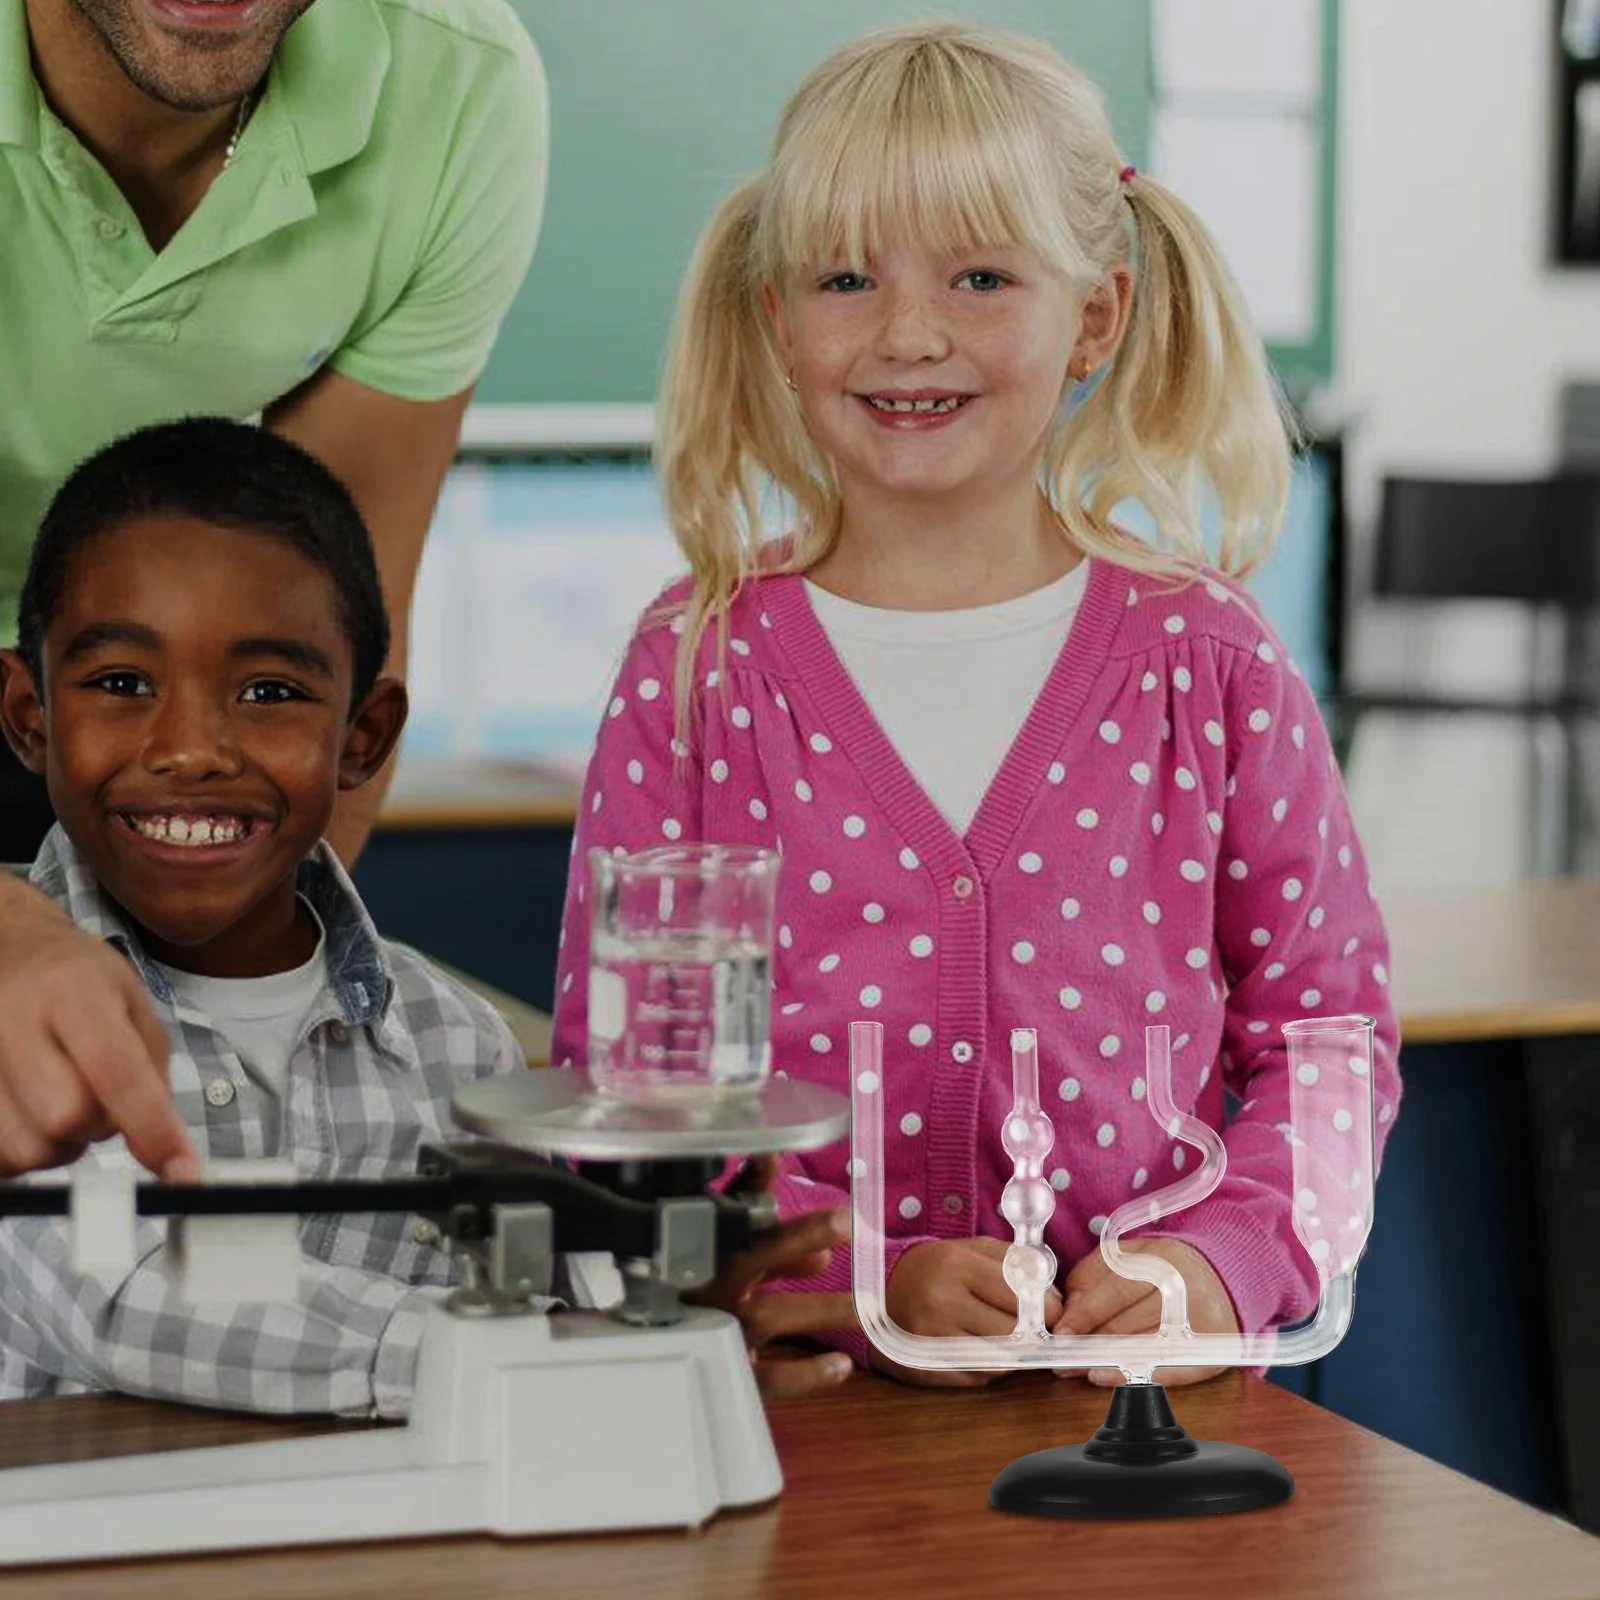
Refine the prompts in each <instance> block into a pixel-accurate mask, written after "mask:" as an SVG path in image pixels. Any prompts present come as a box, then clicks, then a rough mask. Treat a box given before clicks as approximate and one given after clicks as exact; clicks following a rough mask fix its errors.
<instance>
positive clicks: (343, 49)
mask: <svg viewBox="0 0 1600 1600" xmlns="http://www.w3.org/2000/svg"><path fill="white" fill-rule="evenodd" d="M24 3H25V0H0V145H4V144H16V145H25V146H28V147H29V148H32V147H34V146H36V145H37V144H38V139H39V106H40V103H41V97H40V94H39V85H38V84H37V83H36V82H35V81H34V76H33V66H32V57H31V55H30V52H29V47H28V23H27V15H26V12H25V10H24ZM389 55H390V45H389V30H388V29H387V28H386V27H385V26H384V21H383V17H382V15H381V13H380V12H379V10H378V5H377V0H318V3H317V4H314V5H313V6H312V7H311V9H310V10H309V11H307V12H306V13H305V14H304V15H303V16H302V17H301V18H300V19H299V21H297V22H296V23H295V24H294V26H293V27H292V28H290V29H289V31H288V33H286V34H285V35H284V37H283V40H282V42H281V43H280V44H279V46H278V52H277V55H276V56H274V58H273V62H272V71H271V73H270V75H269V77H268V79H267V88H266V92H265V94H264V95H263V96H262V103H261V106H260V107H258V109H257V115H264V117H265V119H266V120H268V121H276V120H278V119H279V118H280V117H281V118H282V119H283V120H285V121H286V122H287V123H288V124H289V126H290V127H291V128H292V130H293V134H294V140H295V143H296V144H297V145H298V147H299V151H300V156H301V159H302V161H303V162H304V163H305V171H306V174H307V175H308V176H309V175H311V174H312V173H317V172H323V171H326V170H327V169H328V168H330V167H337V166H340V165H341V164H342V163H344V162H346V161H348V160H350V159H351V157H353V156H356V155H358V154H360V152H361V151H362V150H363V149H364V148H365V147H366V143H367V140H368V139H369V138H370V137H371V135H372V127H373V123H374V121H375V120H376V118H377V114H378V101H379V97H380V96H381V94H382V91H383V83H384V79H385V78H386V77H387V75H388V71H389Z"/></svg>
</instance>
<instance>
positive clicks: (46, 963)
mask: <svg viewBox="0 0 1600 1600" xmlns="http://www.w3.org/2000/svg"><path fill="white" fill-rule="evenodd" d="M0 928H3V929H4V933H3V934H0V1177H11V1176H14V1175H15V1174H17V1173H20V1172H30V1171H32V1170H34V1169H35V1168H38V1167H53V1166H60V1165H61V1164H63V1163H64V1162H68V1161H72V1160H74V1159H76V1158H77V1157H78V1156H79V1155H81V1154H82V1153H83V1149H84V1146H85V1145H87V1144H89V1143H91V1142H92V1141H93V1140H96V1139H103V1138H106V1137H107V1136H108V1135H110V1134H113V1133H117V1132H121V1133H122V1134H123V1135H124V1137H125V1138H126V1139H127V1142H128V1148H129V1150H130V1151H132V1153H133V1154H134V1156H136V1157H137V1158H138V1159H139V1160H140V1161H142V1162H143V1163H144V1164H145V1166H147V1167H148V1168H149V1169H150V1170H151V1171H152V1172H154V1173H156V1174H157V1175H158V1176H161V1177H163V1178H166V1179H167V1180H168V1181H169V1182H181V1181H183V1180H185V1179H193V1178H198V1177H199V1174H200V1165H199V1161H198V1160H197V1158H196V1156H195V1152H194V1147H193V1145H191V1144H190V1142H189V1135H188V1132H187V1131H186V1130H185V1128H184V1125H183V1122H182V1119H181V1118H180V1117H179V1116H178V1112H177V1108H176V1107H175V1106H174V1105H173V1103H172V1098H171V1095H170V1094H169V1092H168V1089H167V1083H166V1066H167V1038H166V1035H165V1034H164V1033H163V1032H162V1031H161V1025H160V1024H159V1023H158V1022H157V1021H156V1019H155V1016H154V1014H153V1013H152V1012H151V1010H150V1005H149V1001H148V1000H147V999H146V997H145V993H144V989H143V987H142V986H141V985H140V983H139V979H138V977H137V975H136V974H135V973H134V971H133V969H132V968H131V967H130V966H129V965H128V963H127V961H126V960H124V959H123V957H122V956H120V955H119V954H118V953H117V952H116V951H115V950H113V949H112V948H111V947H110V946H109V945H107V944H105V943H104V942H102V941H101V940H99V939H95V938H93V937H91V936H90V935H89V934H86V933H84V932H82V931H81V930H80V929H78V928H75V927H73V926H72V924H71V923H70V922H68V921H67V920H66V918H65V917H63V916H62V915H61V913H60V912H59V911H58V910H57V909H56V908H55V907H54V906H52V905H51V904H50V903H49V902H48V901H47V900H45V899H44V898H43V896H41V895H40V894H38V892H37V891H35V890H33V889H31V888H27V887H25V886H24V885H22V884H0Z"/></svg>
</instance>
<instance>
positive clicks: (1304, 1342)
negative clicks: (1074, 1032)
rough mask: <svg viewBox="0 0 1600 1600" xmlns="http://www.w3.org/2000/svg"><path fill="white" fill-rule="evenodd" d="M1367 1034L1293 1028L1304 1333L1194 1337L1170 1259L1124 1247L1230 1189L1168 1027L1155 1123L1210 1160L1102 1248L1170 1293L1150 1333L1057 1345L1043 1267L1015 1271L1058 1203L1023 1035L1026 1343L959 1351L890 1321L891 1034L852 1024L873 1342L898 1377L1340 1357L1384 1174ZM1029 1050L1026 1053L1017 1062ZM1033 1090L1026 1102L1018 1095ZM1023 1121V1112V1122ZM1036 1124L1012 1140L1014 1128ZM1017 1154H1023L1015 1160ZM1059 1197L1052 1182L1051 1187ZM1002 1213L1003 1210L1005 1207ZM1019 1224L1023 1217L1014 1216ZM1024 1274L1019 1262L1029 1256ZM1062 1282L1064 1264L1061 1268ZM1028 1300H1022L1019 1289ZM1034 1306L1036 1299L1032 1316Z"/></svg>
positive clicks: (1352, 1026)
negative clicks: (1315, 1290)
mask: <svg viewBox="0 0 1600 1600" xmlns="http://www.w3.org/2000/svg"><path fill="white" fill-rule="evenodd" d="M1372 1030H1373V1020H1372V1018H1370V1017H1361V1016H1343V1017H1307V1018H1304V1019H1302V1020H1300V1021H1297V1022H1291V1023H1287V1024H1286V1025H1285V1026H1284V1030H1283V1033H1284V1039H1285V1043H1286V1044H1287V1047H1288V1057H1289V1078H1290V1092H1289V1121H1288V1122H1287V1123H1284V1124H1281V1125H1280V1127H1279V1132H1280V1133H1281V1134H1282V1135H1283V1137H1284V1139H1285V1140H1286V1141H1287V1142H1288V1144H1289V1146H1290V1149H1291V1151H1292V1163H1291V1164H1292V1169H1293V1180H1292V1181H1293V1184H1294V1196H1293V1210H1292V1218H1293V1226H1294V1231H1295V1236H1296V1237H1297V1238H1298V1239H1299V1240H1300V1242H1301V1243H1302V1244H1303V1245H1304V1246H1305V1247H1306V1251H1307V1253H1308V1254H1309V1255H1310V1257H1311V1259H1312V1261H1313V1262H1314V1263H1315V1264H1316V1268H1317V1275H1318V1278H1319V1280H1320V1282H1321V1285H1322V1294H1321V1298H1320V1299H1319V1301H1318V1303H1317V1309H1316V1313H1315V1315H1313V1317H1312V1318H1311V1320H1310V1321H1309V1322H1307V1323H1305V1324H1303V1325H1302V1326H1300V1327H1298V1328H1290V1329H1286V1330H1279V1329H1273V1330H1269V1331H1266V1332H1263V1333H1256V1334H1231V1333H1230V1334H1199V1333H1194V1332H1192V1331H1191V1330H1190V1328H1189V1321H1188V1300H1187V1295H1186V1293H1185V1289H1184V1282H1183V1278H1182V1276H1181V1275H1180V1274H1179V1272H1178V1270H1177V1269H1176V1268H1175V1267H1174V1266H1172V1265H1171V1263H1170V1262H1167V1261H1164V1260H1162V1259H1161V1258H1159V1257H1157V1256H1151V1255H1148V1254H1143V1253H1138V1254H1129V1253H1128V1252H1126V1251H1124V1250H1123V1249H1122V1248H1121V1245H1120V1242H1119V1241H1120V1239H1121V1236H1122V1235H1123V1234H1124V1233H1126V1232H1128V1231H1129V1230H1130V1229H1133V1228H1137V1227H1141V1226H1143V1225H1144V1224H1146V1223H1149V1222H1153V1221H1155V1220H1156V1219H1157V1218H1158V1217H1163V1216H1167V1215H1169V1214H1170V1213H1172V1212H1174V1211H1181V1210H1183V1209H1185V1208H1186V1207H1188V1206H1192V1205H1194V1204H1195V1203H1196V1202H1197V1201H1200V1200H1203V1199H1204V1198H1205V1197H1206V1196H1207V1195H1209V1194H1210V1193H1211V1191H1212V1190H1213V1189H1215V1188H1216V1186H1217V1185H1218V1183H1220V1182H1221V1181H1222V1175H1223V1173H1224V1171H1226V1169H1227V1152H1226V1150H1225V1148H1224V1146H1223V1143H1222V1140H1221V1138H1220V1137H1219V1136H1218V1135H1217V1133H1216V1131H1215V1130H1214V1129H1213V1128H1211V1127H1210V1126H1209V1125H1208V1124H1206V1123H1204V1122H1202V1121H1201V1120H1200V1119H1199V1118H1198V1117H1195V1116H1192V1115H1190V1114H1188V1113H1186V1112H1181V1111H1179V1110H1178V1109H1177V1107H1176V1105H1175V1104H1174V1102H1173V1097H1172V1059H1171V1046H1170V1042H1169V1041H1170V1035H1169V1032H1168V1030H1167V1029H1166V1028H1164V1027H1155V1028H1147V1029H1146V1030H1145V1083H1146V1100H1147V1103H1148V1105H1149V1108H1150V1112H1151V1115H1153V1116H1154V1117H1155V1118H1156V1120H1157V1121H1158V1122H1159V1123H1160V1124H1161V1126H1162V1127H1163V1128H1164V1129H1165V1130H1166V1131H1167V1133H1168V1134H1169V1135H1170V1136H1171V1137H1172V1138H1174V1139H1177V1140H1180V1141H1182V1142H1183V1143H1185V1144H1188V1145H1191V1146H1192V1147H1194V1148H1195V1149H1196V1150H1197V1151H1198V1152H1199V1153H1200V1157H1201V1161H1200V1165H1199V1167H1198V1169H1197V1170H1195V1171H1194V1172H1191V1173H1189V1174H1188V1175H1187V1176H1186V1177H1184V1178H1182V1179H1180V1180H1179V1181H1177V1182H1176V1183H1173V1184H1170V1185H1168V1186H1167V1187H1166V1188H1164V1189H1162V1190H1160V1191H1158V1192H1157V1193H1156V1194H1153V1195H1150V1196H1148V1197H1143V1196H1142V1197H1140V1198H1139V1199H1138V1200H1134V1201H1129V1202H1128V1203H1127V1204H1126V1205H1123V1206H1119V1207H1118V1208H1117V1210H1116V1211H1114V1212H1113V1213H1112V1214H1111V1216H1110V1218H1109V1219H1108V1220H1107V1222H1106V1225H1105V1228H1104V1230H1103V1231H1102V1233H1101V1235H1100V1249H1101V1251H1102V1253H1103V1254H1104V1255H1105V1258H1106V1262H1107V1265H1108V1266H1110V1268H1111V1269H1112V1271H1114V1272H1117V1273H1119V1274H1120V1275H1121V1276H1123V1277H1125V1278H1133V1279H1137V1280H1139V1281H1141V1282H1145V1283H1151V1284H1154V1285H1155V1286H1156V1287H1157V1288H1158V1289H1159V1290H1160V1293H1161V1327H1160V1329H1159V1330H1158V1331H1157V1332H1155V1333H1149V1334H1129V1335H1111V1334H1051V1333H1049V1332H1047V1331H1045V1330H1044V1328H1043V1325H1042V1324H1043V1316H1042V1299H1043V1295H1044V1291H1045V1287H1047V1285H1043V1286H1038V1285H1036V1283H1035V1279H1036V1276H1037V1274H1036V1272H1035V1271H1034V1268H1036V1266H1037V1264H1038V1262H1037V1258H1033V1257H1030V1259H1029V1260H1027V1261H1026V1262H1025V1263H1024V1265H1025V1267H1026V1270H1020V1269H1013V1265H1012V1259H1011V1258H1012V1255H1013V1253H1014V1252H1016V1251H1018V1250H1019V1249H1027V1250H1029V1251H1030V1252H1031V1251H1034V1250H1045V1252H1046V1253H1047V1254H1048V1248H1047V1247H1046V1246H1044V1244H1043V1230H1044V1225H1045V1223H1046V1222H1047V1221H1048V1220H1049V1217H1050V1214H1051V1209H1053V1206H1054V1196H1053V1194H1052V1195H1051V1197H1050V1202H1049V1206H1048V1207H1044V1208H1041V1207H1040V1206H1038V1205H1036V1204H1034V1202H1035V1201H1036V1200H1037V1199H1038V1195H1037V1192H1036V1191H1034V1190H1033V1189H1032V1188H1031V1187H1026V1186H1027V1185H1029V1184H1030V1183H1031V1181H1032V1179H1033V1178H1034V1177H1035V1175H1036V1168H1037V1169H1038V1170H1040V1171H1042V1163H1043V1159H1044V1156H1045V1155H1046V1154H1048V1152H1049V1149H1050V1143H1049V1142H1048V1141H1049V1138H1050V1137H1051V1136H1049V1135H1048V1134H1046V1140H1047V1142H1045V1143H1044V1145H1043V1148H1042V1149H1038V1150H1037V1155H1035V1150H1036V1146H1037V1144H1038V1140H1039V1136H1040V1134H1041V1131H1043V1130H1048V1129H1049V1127H1050V1124H1049V1122H1048V1119H1046V1118H1045V1117H1044V1116H1043V1114H1042V1113H1040V1114H1039V1122H1041V1123H1042V1124H1043V1130H1041V1129H1040V1128H1039V1127H1038V1126H1037V1125H1036V1124H1034V1123H1033V1121H1032V1113H1031V1112H1030V1111H1029V1110H1028V1109H1026V1108H1027V1106H1028V1105H1031V1106H1032V1107H1033V1108H1035V1109H1036V1108H1037V1106H1038V1055H1037V1047H1036V1039H1035V1037H1034V1036H1033V1034H1032V1031H1031V1030H1029V1029H1017V1030H1015V1031H1014V1032H1013V1034H1012V1086H1013V1102H1014V1103H1013V1109H1012V1111H1011V1113H1010V1114H1009V1115H1008V1118H1007V1123H1008V1126H1007V1127H1006V1128H1005V1129H1002V1130H1001V1140H1002V1144H1003V1147H1004V1148H1005V1150H1006V1152H1007V1154H1009V1155H1010V1156H1011V1157H1012V1161H1013V1167H1014V1171H1013V1176H1012V1179H1011V1182H1010V1183H1008V1184H1007V1185H1006V1189H1007V1191H1008V1193H1010V1192H1012V1191H1013V1185H1017V1184H1019V1183H1020V1184H1022V1185H1024V1186H1025V1187H1023V1188H1022V1189H1020V1190H1017V1191H1015V1197H1014V1198H1013V1200H1012V1203H1011V1206H1010V1209H1007V1210H1006V1212H1005V1214H1006V1217H1007V1220H1008V1221H1010V1222H1011V1224H1012V1226H1013V1228H1014V1229H1015V1230H1016V1235H1017V1236H1016V1243H1014V1244H1013V1245H1012V1247H1011V1250H1010V1251H1008V1252H1007V1262H1006V1281H1007V1283H1008V1284H1010V1285H1011V1288H1012V1291H1013V1293H1016V1294H1017V1295H1018V1319H1017V1328H1016V1330H1015V1332H1013V1333H1011V1334H1009V1335H998V1336H994V1337H985V1336H981V1335H955V1336H951V1337H948V1338H940V1337H930V1336H928V1335H925V1334H914V1333H908V1332H906V1330H905V1329H904V1328H902V1327H900V1326H899V1325H898V1324H897V1323H896V1322H894V1321H893V1320H892V1319H891V1318H890V1316H889V1314H888V1310H887V1307H886V1302H885V1294H884V1287H885V1281H886V1272H885V1259H884V1239H885V1234H884V1226H883V1081H884V1068H883V1027H882V1025H881V1024H880V1023H876V1022H854V1023H851V1025H850V1101H851V1109H852V1118H851V1155H852V1158H853V1159H852V1161H851V1173H852V1180H851V1207H852V1212H853V1218H854V1262H853V1274H854V1289H855V1302H856V1311H857V1313H858V1315H859V1316H860V1318H861V1325H862V1327H863V1329H865V1331H866V1334H867V1337H868V1338H869V1339H871V1340H872V1342H873V1344H874V1345H876V1346H877V1348H878V1349H879V1350H881V1351H882V1352H883V1354H884V1355H886V1356H888V1357H889V1359H890V1360H892V1361H898V1362H899V1363H900V1364H901V1365H902V1366H907V1367H920V1368H927V1369H941V1368H943V1369H962V1370H968V1371H992V1370H995V1369H997V1368H1006V1367H1120V1368H1121V1369H1122V1371H1123V1373H1124V1374H1125V1375H1126V1376H1127V1377H1128V1378H1129V1380H1130V1381H1132V1382H1136V1383H1147V1382H1149V1381H1150V1376H1151V1374H1152V1373H1153V1372H1154V1371H1155V1369H1156V1368H1158V1367H1168V1366H1246V1367H1254V1366H1293V1365H1297V1364H1300V1363H1303V1362H1307V1361H1316V1360H1318V1359H1319V1358H1320V1357H1322V1356H1325V1355H1327V1353H1328V1352H1329V1351H1330V1350H1332V1349H1333V1348H1334V1346H1335V1345H1337V1344H1338V1343H1339V1341H1340V1339H1342V1338H1343V1337H1344V1334H1345V1330H1346V1329H1347V1328H1348V1327H1349V1326H1350V1318H1351V1316H1352V1314H1353V1312H1354V1309H1355V1273H1356V1264H1357V1262H1358V1261H1359V1260H1360V1257H1361V1252H1362V1250H1363V1249H1364V1248H1365V1246H1366V1241H1367V1235H1368V1233H1369V1232H1370V1231H1371V1227H1372V1194H1373V1181H1374V1171H1375V1166H1376V1162H1375V1156H1374V1144H1373V1115H1372V1111H1373V1107H1372ZM1019 1041H1021V1042H1022V1049H1021V1051H1020V1053H1019V1049H1018V1045H1019ZM1024 1090H1028V1091H1029V1093H1028V1094H1027V1095H1026V1096H1025V1095H1024V1093H1023V1091H1024ZM1019 1108H1020V1113H1019ZM1013 1122H1017V1123H1019V1124H1026V1126H1020V1125H1019V1126H1018V1127H1016V1128H1012V1127H1011V1126H1010V1124H1011V1123H1013ZM1013 1147H1015V1148H1013ZM1045 1187H1046V1188H1047V1189H1048V1184H1046V1185H1045ZM1002 1206H1003V1207H1004V1206H1005V1201H1004V1200H1002ZM1013 1213H1014V1214H1013ZM1018 1260H1019V1262H1020V1261H1022V1258H1021V1257H1019V1258H1018ZM1052 1271H1053V1264H1052ZM1024 1289H1025V1290H1026V1291H1027V1299H1026V1301H1024V1298H1023V1290H1024ZM1036 1301H1038V1302H1040V1303H1039V1304H1037V1305H1036V1303H1035V1302H1036Z"/></svg>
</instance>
